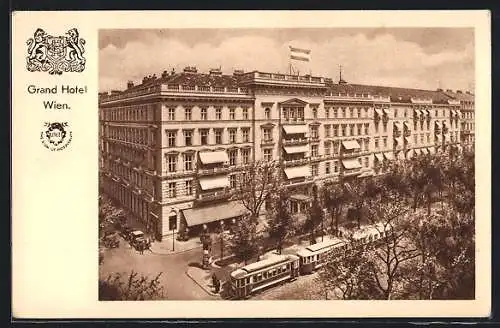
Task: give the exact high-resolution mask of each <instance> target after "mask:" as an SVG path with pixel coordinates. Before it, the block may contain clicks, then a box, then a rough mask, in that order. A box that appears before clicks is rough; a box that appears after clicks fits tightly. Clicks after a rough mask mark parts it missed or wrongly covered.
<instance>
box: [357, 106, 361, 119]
mask: <svg viewBox="0 0 500 328" xmlns="http://www.w3.org/2000/svg"><path fill="white" fill-rule="evenodd" d="M357 112H358V113H357V114H358V117H361V108H358V109H357Z"/></svg>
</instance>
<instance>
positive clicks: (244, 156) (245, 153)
mask: <svg viewBox="0 0 500 328" xmlns="http://www.w3.org/2000/svg"><path fill="white" fill-rule="evenodd" d="M241 157H242V160H243V164H248V162H249V159H250V149H248V148H245V149H242V150H241Z"/></svg>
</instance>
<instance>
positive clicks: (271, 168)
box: [233, 161, 281, 219]
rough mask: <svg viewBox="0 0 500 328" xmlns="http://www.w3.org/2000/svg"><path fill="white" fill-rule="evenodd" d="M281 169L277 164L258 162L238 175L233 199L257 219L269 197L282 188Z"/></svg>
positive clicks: (248, 166)
mask: <svg viewBox="0 0 500 328" xmlns="http://www.w3.org/2000/svg"><path fill="white" fill-rule="evenodd" d="M280 180H281V179H280V169H279V166H278V164H277V162H274V161H273V162H268V161H257V162H253V163H251V164H249V165H247V167H246V168H245V171H244V172H243V173H241V174H239V175H238V179H237V183H236V190H235V194H234V197H233V199H236V200H238V201H240V202H241V203H242V204H243V206H244V207H245V208H246V209H247V210H248V211H249V212H250V214H251V218H252V219H256V218H257V217H258V216H259V214H260V211H261V208H262V205H263V204H264V202H265V201H266V199H267V198H268V195H269V194H270V193H272V192H273V191H275V190H278V189H279V187H280Z"/></svg>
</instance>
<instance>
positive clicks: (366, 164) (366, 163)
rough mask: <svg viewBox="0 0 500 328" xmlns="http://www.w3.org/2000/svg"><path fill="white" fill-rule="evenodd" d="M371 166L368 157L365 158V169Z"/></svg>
mask: <svg viewBox="0 0 500 328" xmlns="http://www.w3.org/2000/svg"><path fill="white" fill-rule="evenodd" d="M368 166H370V161H369V159H368V157H365V167H368Z"/></svg>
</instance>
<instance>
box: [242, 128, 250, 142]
mask: <svg viewBox="0 0 500 328" xmlns="http://www.w3.org/2000/svg"><path fill="white" fill-rule="evenodd" d="M241 133H242V135H243V142H248V141H249V138H248V135H249V134H250V129H249V128H243V129H241Z"/></svg>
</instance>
